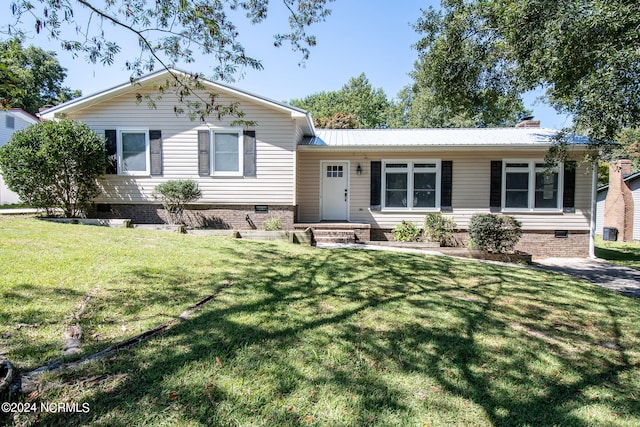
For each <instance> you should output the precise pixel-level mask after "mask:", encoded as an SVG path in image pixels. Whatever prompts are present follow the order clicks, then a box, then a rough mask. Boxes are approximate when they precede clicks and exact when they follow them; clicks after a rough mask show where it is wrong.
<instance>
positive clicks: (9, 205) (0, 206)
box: [0, 203, 31, 209]
mask: <svg viewBox="0 0 640 427" xmlns="http://www.w3.org/2000/svg"><path fill="white" fill-rule="evenodd" d="M30 207H31V205H29V204H28V203H5V204H0V209H20V208H30Z"/></svg>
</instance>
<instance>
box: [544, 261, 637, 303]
mask: <svg viewBox="0 0 640 427" xmlns="http://www.w3.org/2000/svg"><path fill="white" fill-rule="evenodd" d="M533 267H534V268H540V269H543V270H549V271H555V272H558V273H564V274H568V275H569V276H573V277H577V278H578V279H583V280H586V281H587V282H591V283H593V284H595V285H598V286H602V287H603V288H607V289H611V290H612V291H616V292H619V293H621V294H623V295H627V296H630V297H636V298H640V271H639V270H634V269H633V268H629V267H623V266H620V265H616V264H612V263H610V262H608V261H605V260H602V259H589V258H545V259H539V260H536V261H535V263H534V265H533Z"/></svg>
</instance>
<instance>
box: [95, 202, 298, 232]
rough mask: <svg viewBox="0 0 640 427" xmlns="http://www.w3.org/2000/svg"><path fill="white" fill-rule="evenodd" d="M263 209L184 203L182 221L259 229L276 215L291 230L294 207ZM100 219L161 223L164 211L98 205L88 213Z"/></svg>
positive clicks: (155, 207) (151, 207)
mask: <svg viewBox="0 0 640 427" xmlns="http://www.w3.org/2000/svg"><path fill="white" fill-rule="evenodd" d="M267 207H268V210H267V212H259V211H258V210H256V208H255V206H245V205H188V206H187V209H185V212H184V221H185V223H186V225H187V226H190V227H198V228H201V227H205V228H218V229H234V230H252V229H257V230H263V229H264V222H265V221H266V220H268V219H271V218H280V221H281V222H282V228H283V229H284V230H293V228H294V227H293V224H294V223H295V210H296V209H295V206H282V205H269V206H267ZM91 216H93V217H95V218H101V219H114V218H129V219H131V220H132V222H133V223H134V224H163V223H165V222H167V221H166V214H165V211H164V209H163V208H162V205H156V204H140V205H137V204H98V205H96V206H95V210H94V212H93V213H92V215H91Z"/></svg>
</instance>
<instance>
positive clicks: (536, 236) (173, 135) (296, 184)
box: [41, 71, 593, 256]
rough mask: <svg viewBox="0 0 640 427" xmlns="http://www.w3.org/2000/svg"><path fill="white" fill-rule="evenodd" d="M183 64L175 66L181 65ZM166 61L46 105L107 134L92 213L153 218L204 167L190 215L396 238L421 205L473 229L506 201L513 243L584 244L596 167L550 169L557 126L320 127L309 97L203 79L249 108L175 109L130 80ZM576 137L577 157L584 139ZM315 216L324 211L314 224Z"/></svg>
mask: <svg viewBox="0 0 640 427" xmlns="http://www.w3.org/2000/svg"><path fill="white" fill-rule="evenodd" d="M174 72H177V73H180V72H179V71H174ZM166 74H167V72H166V71H162V72H158V73H154V74H151V75H148V76H146V77H144V78H142V79H141V80H140V81H139V82H138V83H140V85H136V86H132V85H131V84H129V83H127V84H123V85H121V86H118V87H116V88H113V89H110V90H107V91H104V92H100V93H98V94H95V95H89V96H85V97H83V98H78V99H75V100H72V101H70V102H67V103H65V104H62V105H60V106H57V107H54V108H51V109H49V110H46V111H44V112H43V113H42V115H41V116H42V118H44V119H52V118H54V117H56V115H58V114H64V115H65V116H66V117H69V118H72V119H77V120H81V121H83V122H86V123H87V124H88V125H89V126H90V127H91V128H92V129H94V130H95V131H96V132H98V133H99V134H102V135H105V136H106V138H107V140H108V147H109V151H110V154H111V155H112V156H113V167H112V169H111V171H110V172H111V174H109V175H108V176H106V177H105V178H104V179H102V180H101V183H102V186H103V189H104V194H103V195H102V196H100V197H99V198H98V199H96V203H97V205H96V209H97V212H96V215H99V216H103V217H110V216H111V217H124V218H132V219H133V220H134V221H135V222H159V221H161V220H162V218H161V216H162V209H161V205H160V204H159V203H158V202H157V201H155V200H154V199H153V198H152V196H151V193H152V191H153V189H154V187H155V185H157V184H158V183H160V182H164V181H166V180H168V179H180V178H191V179H196V180H197V182H198V184H199V187H200V189H201V190H202V198H201V199H200V200H199V201H198V203H197V204H194V205H192V206H191V209H190V211H189V218H190V221H191V223H192V224H194V225H201V226H217V227H223V228H224V227H227V228H240V229H243V228H251V227H257V228H262V223H263V222H264V220H266V219H268V218H271V217H275V216H277V217H280V219H281V221H282V223H283V225H284V227H285V228H287V229H292V228H294V227H295V224H296V223H305V225H304V226H311V227H312V228H313V227H322V226H326V223H327V222H329V223H335V222H342V223H347V224H353V226H354V228H358V227H360V228H359V230H360V231H358V233H356V234H357V235H358V237H359V238H360V239H361V240H369V239H389V238H390V236H391V229H392V228H393V227H394V226H395V225H396V224H397V223H399V222H400V221H402V220H410V221H415V222H416V223H419V224H420V223H422V221H423V219H424V215H425V214H426V213H427V212H442V213H443V214H445V215H449V216H452V217H453V218H454V219H455V221H456V223H457V224H458V227H459V228H460V229H461V233H460V235H459V237H461V238H462V239H463V240H464V239H465V238H466V237H465V236H466V233H465V230H466V227H467V226H468V223H469V219H470V217H471V215H473V214H474V213H477V212H502V213H505V214H509V215H513V216H515V217H516V218H517V219H519V220H520V221H521V222H522V223H523V229H524V237H523V239H522V241H521V243H520V245H519V248H520V249H523V250H527V251H528V252H531V253H533V254H534V255H537V256H543V255H548V256H587V255H588V247H589V230H590V221H591V194H592V191H593V190H592V188H591V182H592V180H591V173H590V170H587V169H589V168H587V167H586V166H584V165H581V166H579V167H578V168H577V169H575V168H573V166H574V165H575V162H570V163H568V164H567V165H560V166H559V167H558V168H557V169H555V170H554V171H553V172H552V173H545V168H544V165H543V163H544V160H543V159H544V156H545V153H546V152H547V149H548V148H549V146H550V144H551V142H550V138H551V137H553V136H554V135H555V131H552V130H547V129H540V128H539V127H535V126H536V125H537V123H536V122H533V121H531V122H528V123H526V124H527V125H529V126H533V127H523V128H503V129H426V130H425V129H402V130H316V129H315V128H314V127H313V124H312V120H311V117H310V115H309V114H308V113H307V112H306V111H304V110H301V109H298V108H296V107H292V106H289V105H286V104H282V103H279V102H276V101H272V100H269V99H266V98H263V97H261V96H258V95H255V94H251V93H248V92H244V91H241V90H238V89H235V88H232V87H230V86H227V85H223V84H219V83H213V82H207V81H205V82H204V84H205V85H206V86H207V88H208V89H209V90H211V91H213V92H215V93H217V94H218V98H217V101H218V102H220V103H223V104H229V103H237V104H238V106H239V108H240V109H241V110H242V111H243V112H244V113H245V116H244V118H243V119H244V120H246V121H247V122H253V125H251V126H245V127H242V128H239V127H234V126H232V121H233V118H223V119H222V120H220V121H216V120H214V119H208V121H207V122H205V123H201V122H197V121H190V120H189V119H188V118H186V117H182V116H176V115H175V114H174V113H173V106H174V105H176V104H177V100H176V99H175V98H173V97H171V96H170V95H169V94H165V96H164V99H163V100H161V101H159V102H158V108H157V109H155V110H150V109H149V108H148V107H147V106H146V105H145V104H144V103H141V104H140V105H138V104H136V103H135V100H136V94H142V95H143V96H144V95H145V94H148V95H152V96H153V95H155V90H154V89H153V84H154V83H157V82H159V81H165V80H166V78H167V75H166ZM569 142H570V155H571V156H572V158H573V159H575V160H577V159H579V158H580V157H581V156H582V155H583V154H584V150H586V143H585V142H586V141H585V140H584V139H580V138H576V139H575V140H572V141H569ZM317 223H320V224H317Z"/></svg>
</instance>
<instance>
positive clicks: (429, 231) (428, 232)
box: [424, 212, 456, 246]
mask: <svg viewBox="0 0 640 427" xmlns="http://www.w3.org/2000/svg"><path fill="white" fill-rule="evenodd" d="M455 228H456V223H455V221H454V220H453V218H450V217H448V216H444V215H442V214H441V213H435V212H433V213H428V214H427V216H425V217H424V237H425V238H426V239H427V240H429V241H430V242H437V243H440V246H455V239H454V238H453V230H454V229H455Z"/></svg>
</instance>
